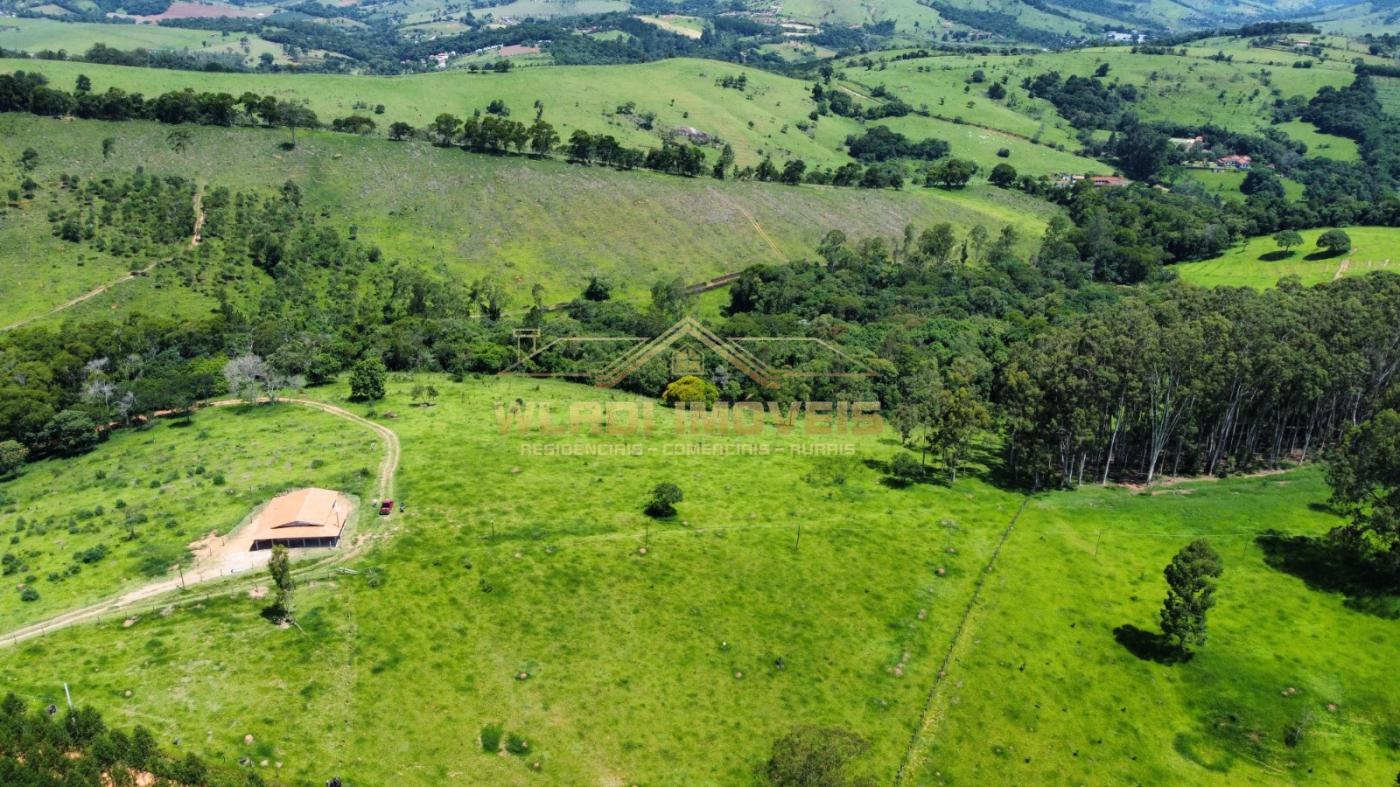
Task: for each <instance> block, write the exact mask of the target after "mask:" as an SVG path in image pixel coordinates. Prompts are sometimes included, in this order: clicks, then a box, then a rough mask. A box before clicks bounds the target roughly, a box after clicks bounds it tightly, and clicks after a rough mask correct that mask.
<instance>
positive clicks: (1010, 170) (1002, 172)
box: [987, 163, 1016, 189]
mask: <svg viewBox="0 0 1400 787" xmlns="http://www.w3.org/2000/svg"><path fill="white" fill-rule="evenodd" d="M987 182H989V183H991V184H992V185H993V186H998V187H1000V188H1003V189H1005V188H1010V187H1011V186H1012V185H1014V184H1015V183H1016V168H1015V167H1013V166H1011V165H1010V164H1004V163H1003V164H998V165H996V166H995V167H992V171H991V174H989V175H987Z"/></svg>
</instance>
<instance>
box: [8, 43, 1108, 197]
mask: <svg viewBox="0 0 1400 787" xmlns="http://www.w3.org/2000/svg"><path fill="white" fill-rule="evenodd" d="M492 59H493V60H494V58H492ZM19 69H23V70H31V71H39V72H40V73H43V74H45V75H47V76H48V77H49V79H50V81H51V82H52V83H53V84H54V85H56V86H61V87H64V88H71V85H72V84H73V83H74V82H75V81H76V79H77V77H78V75H79V74H86V75H87V76H88V77H89V78H91V79H92V83H93V89H94V90H96V91H104V90H106V89H107V88H109V87H119V88H121V89H124V90H128V91H133V92H138V91H139V92H141V93H144V94H146V95H155V94H159V93H164V92H167V91H170V90H180V89H184V88H187V87H188V88H193V89H196V90H222V91H226V92H229V93H231V94H233V95H241V94H242V93H243V92H245V91H253V92H255V93H259V94H272V95H275V96H277V97H278V98H285V99H306V100H308V101H309V102H310V106H311V108H312V109H313V110H315V111H316V113H317V115H318V116H319V117H320V119H321V120H322V121H323V122H329V121H331V120H332V119H334V118H337V117H343V116H346V115H351V114H355V113H359V114H369V110H368V109H366V107H377V106H378V105H381V104H382V105H383V106H384V107H385V110H384V113H383V114H382V115H373V117H374V119H375V120H376V122H378V123H379V126H380V129H379V132H380V133H384V132H386V131H387V129H388V126H389V124H390V123H392V122H394V121H404V122H408V123H411V124H413V125H414V126H417V127H422V126H425V125H427V124H428V123H430V122H432V120H433V119H434V118H436V117H437V116H438V115H439V114H442V113H444V112H447V113H451V114H455V115H457V116H458V117H466V116H469V115H471V114H472V113H473V112H474V111H478V110H484V109H485V107H486V105H487V104H489V103H490V102H491V101H492V100H494V99H498V98H499V99H502V100H504V101H505V102H506V104H507V105H508V106H509V107H510V109H511V110H512V112H513V113H514V114H513V115H512V116H513V117H519V118H522V119H524V120H525V121H526V122H529V120H530V119H531V118H532V117H533V116H534V113H535V111H536V110H535V108H534V104H535V102H536V101H539V102H540V103H541V104H542V105H543V107H544V118H545V119H546V120H548V121H549V122H551V123H553V124H554V125H555V127H556V130H557V131H558V132H559V135H560V137H561V138H563V139H567V138H568V136H569V134H571V133H572V132H573V130H574V129H583V130H585V131H588V132H590V133H595V134H600V133H606V134H612V135H613V136H615V137H617V139H618V140H619V141H621V142H623V143H624V144H627V145H631V146H634V147H648V146H651V147H654V146H656V145H659V144H660V137H661V135H662V134H664V133H667V132H670V131H671V130H673V129H676V128H679V127H693V128H696V129H699V130H700V131H703V132H705V133H707V134H710V135H711V136H713V137H716V138H718V139H719V140H723V141H724V142H727V143H729V144H730V145H732V146H733V148H734V150H735V153H736V155H737V158H738V161H739V163H740V164H741V165H742V164H757V163H758V162H759V161H760V160H761V159H762V158H763V157H765V156H768V157H772V158H773V159H774V160H775V161H777V162H779V163H781V162H783V161H785V160H787V159H791V158H801V159H803V160H804V161H806V162H807V164H808V165H809V166H811V167H817V166H825V167H835V166H839V165H840V164H843V163H845V162H847V161H849V160H850V158H849V157H848V156H847V155H846V152H845V148H844V143H845V140H846V137H847V136H849V135H851V134H857V133H860V132H861V131H862V130H863V123H861V122H858V121H855V120H852V119H850V118H844V117H839V116H825V117H822V118H820V120H818V121H815V122H813V121H811V120H810V119H809V118H808V114H809V113H810V112H811V111H812V110H813V109H814V108H815V104H814V103H813V101H812V99H811V92H810V91H811V86H810V84H808V83H807V82H805V81H802V80H797V79H791V78H788V77H783V76H779V75H776V74H770V73H767V72H764V71H759V70H756V69H750V68H745V67H743V66H738V65H733V64H729V63H721V62H716V61H706V60H692V59H685V58H677V59H673V60H664V61H659V62H654V63H645V64H639V65H628V66H561V67H558V68H548V69H543V68H521V69H519V70H514V71H511V72H508V73H504V74H497V73H489V74H488V73H482V74H471V73H466V72H463V71H458V70H452V71H443V72H437V73H430V74H417V75H411V76H403V77H374V76H350V75H330V74H204V73H195V72H187V71H169V70H160V69H148V68H124V67H120V66H96V65H91V64H85V63H68V62H62V61H18V60H13V59H11V60H0V70H3V71H12V70H19ZM740 74H742V75H744V76H745V77H746V78H747V80H748V87H747V88H746V89H745V90H743V91H740V90H736V89H733V88H724V87H720V86H719V85H718V84H716V80H718V79H719V78H720V77H722V76H726V75H729V76H737V75H740ZM629 103H630V104H631V105H632V106H631V107H630V109H629V110H627V111H620V108H622V107H624V106H626V105H628V104H629ZM863 103H870V101H869V100H867V101H865V102H863ZM968 114H970V113H968ZM648 115H651V116H654V119H652V120H650V121H646V120H644V116H648ZM957 116H958V113H956V112H950V113H949V115H948V117H950V118H951V117H957ZM901 121H902V123H903V125H904V126H905V127H906V128H907V129H908V133H910V134H915V135H918V136H920V137H928V136H935V137H947V138H948V141H949V142H950V143H951V144H952V146H953V155H959V156H965V157H971V158H975V159H979V160H980V159H982V158H985V154H986V153H988V152H992V153H994V152H995V150H996V147H998V146H1001V145H1003V144H1004V145H1005V146H1007V147H1011V148H1013V149H1014V148H1021V149H1024V150H1025V151H1026V152H1027V155H1025V156H1022V157H1021V158H1023V159H1024V160H1025V161H1024V166H1025V167H1026V171H1028V172H1032V173H1034V174H1044V173H1048V172H1051V171H1059V170H1061V169H1066V168H1067V169H1070V170H1074V171H1080V170H1084V169H1085V168H1086V167H1088V166H1090V165H1091V162H1090V161H1089V160H1087V159H1083V158H1079V157H1076V156H1072V155H1071V154H1068V153H1060V152H1058V151H1052V150H1042V149H1040V148H1038V147H1030V146H1029V145H1028V143H1025V142H1023V141H1021V140H1017V139H1013V138H1007V139H1006V140H1005V141H1004V143H1002V142H996V141H995V140H991V141H989V140H988V139H984V138H988V137H991V136H997V135H996V132H995V131H988V132H985V133H981V134H978V135H973V134H971V133H970V132H967V131H966V130H965V129H960V128H959V127H958V126H956V125H955V124H952V123H949V122H946V121H942V120H937V119H925V118H919V117H908V118H903V119H901ZM648 122H649V123H650V124H651V126H652V128H651V129H650V130H648V129H645V128H643V125H644V124H645V123H648ZM799 123H802V124H812V125H811V126H810V128H809V129H808V130H807V131H804V130H802V129H801V128H799V126H798V124H799ZM1018 133H1019V132H1018ZM719 145H720V143H719V142H715V143H713V144H711V145H710V146H708V147H709V151H708V156H709V158H710V159H711V160H713V159H714V158H716V157H717V156H718V148H719ZM989 149H990V150H989ZM1030 153H1034V154H1035V155H1030ZM1042 158H1044V159H1045V160H1044V161H1043V162H1042V161H1041V159H1042Z"/></svg>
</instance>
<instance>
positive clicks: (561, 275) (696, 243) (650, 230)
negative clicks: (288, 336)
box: [0, 115, 1054, 322]
mask: <svg viewBox="0 0 1400 787" xmlns="http://www.w3.org/2000/svg"><path fill="white" fill-rule="evenodd" d="M59 129H61V133H60V132H59V131H58V130H59ZM188 130H189V131H190V133H191V136H192V138H191V143H190V145H189V147H188V148H187V149H186V150H185V151H184V152H176V151H175V150H173V149H172V148H171V147H170V145H169V144H168V143H167V141H166V135H167V133H168V131H169V130H168V127H164V126H160V125H159V124H155V123H123V124H110V123H102V122H98V121H72V122H69V123H62V122H60V121H54V120H43V119H39V118H33V117H27V116H20V115H0V132H2V133H0V159H4V160H6V161H14V160H16V159H17V158H18V156H19V152H20V151H21V150H22V149H24V148H25V147H28V146H34V147H36V148H42V150H43V153H41V154H40V163H39V167H38V169H37V170H36V171H35V179H36V180H38V181H40V182H41V184H42V186H41V189H40V192H39V197H40V205H37V206H33V207H27V208H25V209H24V210H23V211H21V212H20V213H21V214H22V221H23V222H25V223H24V224H23V226H20V223H21V221H20V220H19V219H14V218H13V217H0V241H5V242H8V243H10V244H12V246H13V248H22V247H23V244H24V243H26V242H27V241H26V239H27V238H29V239H32V242H34V243H35V244H37V246H36V248H40V249H43V250H45V256H44V257H43V258H42V259H44V260H45V261H46V262H47V267H46V270H48V271H49V273H48V274H47V275H49V276H51V277H52V279H53V281H52V283H51V284H50V285H49V286H48V287H47V289H44V290H42V291H40V292H38V293H30V292H28V291H26V294H25V297H24V298H23V299H21V301H20V303H21V304H22V308H23V309H24V310H25V311H26V313H38V312H42V311H44V310H46V309H48V308H52V306H53V305H56V303H60V302H62V301H64V300H66V299H67V298H71V297H73V296H74V295H76V294H78V292H80V291H83V290H84V289H85V288H86V286H87V285H88V284H91V283H92V282H94V281H97V280H98V279H99V278H101V277H105V276H106V274H107V273H108V272H111V270H109V269H112V268H114V266H113V265H111V264H108V265H106V266H104V267H99V266H97V265H96V264H95V263H93V264H92V271H91V272H90V273H88V272H85V271H82V270H80V273H83V274H84V278H83V279H82V281H81V282H78V281H67V280H64V278H63V272H62V270H63V267H64V264H65V263H66V262H68V261H71V260H75V259H76V251H75V250H74V247H72V246H71V245H66V244H62V243H61V242H59V241H57V240H56V239H54V238H52V236H51V235H50V232H49V229H48V228H47V227H46V224H47V221H45V220H44V219H43V216H42V214H40V213H39V211H40V210H44V208H43V207H42V204H43V203H42V200H43V199H44V198H45V197H44V194H45V191H46V190H48V189H52V188H54V187H56V184H57V179H58V176H59V175H60V174H62V173H76V172H82V173H85V174H87V175H89V176H92V177H100V176H103V175H107V174H121V173H129V172H131V171H132V170H133V169H134V168H135V167H136V166H138V165H139V166H144V167H145V168H146V171H147V172H150V173H153V174H179V175H182V176H185V177H190V178H194V179H197V180H199V181H202V182H203V183H204V184H205V186H206V188H208V187H213V186H218V185H225V186H229V187H231V188H236V189H275V188H276V187H278V186H280V185H281V184H282V183H283V182H284V181H286V180H288V179H290V180H293V181H295V182H296V183H298V184H299V185H300V186H301V188H302V189H303V192H304V193H305V194H306V198H307V199H308V200H309V201H310V202H311V204H314V205H316V206H319V207H321V208H323V209H324V210H325V212H326V213H327V214H328V215H329V216H330V219H331V220H332V221H335V222H337V223H339V224H341V225H342V226H344V227H346V228H347V229H348V228H349V227H350V226H354V227H356V228H357V232H358V235H359V237H360V238H361V239H362V240H366V241H369V242H373V243H375V244H377V245H379V246H380V247H381V248H382V249H383V250H384V252H385V253H386V255H387V256H389V257H390V258H392V259H399V260H404V261H408V262H411V263H415V264H421V265H426V266H431V267H438V266H442V267H443V268H444V269H445V270H447V271H449V272H451V273H453V274H455V275H458V276H460V277H462V278H463V279H467V280H470V279H475V278H477V277H480V276H482V275H485V274H487V273H494V274H496V275H498V276H500V277H501V278H503V279H504V280H506V281H508V282H510V283H512V284H513V285H517V286H518V294H517V298H516V300H517V304H516V305H518V306H523V305H524V304H526V303H527V302H528V293H529V291H530V288H531V286H533V285H534V284H535V283H540V284H542V285H544V287H545V288H546V293H547V296H548V297H549V298H550V299H551V300H564V299H568V298H571V297H573V296H575V295H577V294H578V293H579V292H580V291H581V290H582V288H583V287H584V286H585V285H586V284H587V282H588V278H589V276H591V275H594V274H602V275H606V276H609V277H612V278H613V279H614V280H615V281H616V282H617V284H618V285H619V289H620V291H621V292H625V293H628V294H632V295H637V294H640V293H643V292H645V291H646V290H647V288H649V287H650V285H651V284H652V283H653V282H655V281H657V280H659V279H662V278H672V277H675V276H680V277H682V278H684V279H686V280H688V281H699V280H703V279H707V278H710V277H712V276H715V275H717V274H720V273H726V272H729V271H735V270H741V269H743V268H745V267H747V266H749V265H751V264H754V263H757V262H784V261H787V260H790V259H794V258H799V257H802V256H807V255H811V254H813V253H814V250H815V248H816V245H817V243H818V242H819V241H820V239H821V237H822V236H823V235H824V234H825V233H826V232H827V230H830V229H842V230H844V231H846V232H847V233H848V234H850V235H851V236H853V237H866V236H869V235H873V234H878V235H883V236H886V237H894V236H897V235H898V234H899V233H900V232H901V231H902V230H903V228H904V226H905V225H906V224H913V225H915V226H916V227H926V226H929V225H930V224H933V223H936V222H939V221H948V222H952V223H953V224H954V225H955V226H957V227H958V228H959V232H966V231H967V230H968V229H970V228H971V227H972V226H973V225H974V224H982V225H984V226H986V227H987V228H988V229H989V230H990V231H992V232H993V233H995V232H996V231H998V230H999V229H1000V228H1001V227H1002V226H1004V225H1006V224H1013V225H1015V226H1017V227H1018V229H1019V230H1020V232H1021V237H1022V240H1023V243H1024V250H1025V251H1027V252H1029V251H1030V249H1031V248H1032V247H1033V245H1034V244H1035V243H1036V242H1037V240H1038V238H1039V236H1040V235H1041V234H1042V232H1043V231H1044V222H1045V221H1046V220H1047V219H1048V216H1049V215H1050V212H1051V211H1053V210H1054V208H1051V207H1049V206H1047V205H1046V204H1045V203H1043V202H1039V201H1036V200H1032V199H1030V198H1028V197H1025V196H1024V195H1021V194H1018V193H1014V192H1008V191H1005V190H1002V189H996V188H991V187H986V186H978V187H974V188H970V189H968V190H966V191H962V192H943V191H937V190H932V189H924V188H911V189H909V190H906V191H903V192H896V191H890V190H885V191H872V190H868V189H837V188H829V187H816V186H803V187H796V188H794V187H787V186H779V185H775V184H762V183H751V182H744V183H735V182H718V181H715V180H713V179H710V178H697V179H686V178H678V177H673V176H668V175H659V174H655V173H650V172H641V171H638V172H615V171H612V170H610V169H607V168H604V167H583V166H575V165H569V164H565V163H563V162H559V161H529V160H525V159H521V158H501V157H492V156H482V155H472V154H467V153H463V152H462V151H460V150H455V149H446V150H444V149H439V148H434V147H431V146H429V145H427V144H425V143H391V142H388V141H386V140H382V139H373V138H370V139H366V138H360V137H355V136H352V135H345V134H334V133H329V132H325V133H310V134H301V135H299V139H298V145H297V148H296V149H295V150H294V151H290V152H289V151H284V150H282V149H281V148H280V147H279V144H280V143H281V142H283V141H285V139H286V134H285V132H284V131H272V130H266V129H247V128H241V129H221V128H212V127H193V126H192V127H188ZM108 136H115V137H116V138H117V139H118V142H117V147H116V152H115V153H114V155H112V157H111V158H110V159H104V158H103V157H102V154H101V148H102V144H101V143H102V139H103V138H105V137H108ZM11 214H14V212H13V211H12V212H11ZM11 222H14V223H13V224H11ZM7 238H8V239H10V240H8V241H6V239H7ZM65 246H66V248H65ZM32 267H33V263H32V261H31V260H30V259H29V258H27V257H25V256H9V255H6V256H3V257H0V281H3V280H5V279H6V277H8V280H10V281H15V282H18V281H21V280H26V281H27V279H26V278H25V277H27V276H28V275H29V272H28V271H29V270H30V268H32ZM142 284H143V285H144V286H147V287H148V288H149V290H147V292H148V293H149V294H152V295H165V296H169V298H172V299H175V298H180V299H184V300H181V301H180V302H178V303H176V302H174V301H169V302H167V301H161V303H160V304H159V305H160V307H161V308H178V309H181V310H183V311H186V312H187V311H188V310H190V309H196V310H197V309H204V308H208V306H209V305H212V303H211V302H208V301H200V302H198V303H192V302H189V300H188V298H186V295H187V293H186V292H185V291H182V290H181V289H180V288H179V287H178V286H176V285H177V284H178V282H177V281H176V280H174V279H171V278H168V276H166V275H165V274H162V273H161V271H160V269H159V268H158V269H157V271H156V275H154V276H153V277H152V279H151V280H150V281H149V282H144V281H143V282H142ZM128 286H131V285H130V284H127V285H122V287H123V288H125V287H128ZM121 291H122V290H121V288H118V289H117V290H114V291H113V292H112V293H109V294H106V295H103V296H100V297H99V298H95V299H93V300H92V301H89V302H87V303H85V304H83V305H82V306H81V307H78V308H79V309H81V310H82V311H83V312H84V313H111V311H112V309H111V307H112V306H113V305H114V302H113V301H112V300H111V299H112V298H115V297H117V296H118V294H119V293H120V292H121ZM7 322H8V321H7Z"/></svg>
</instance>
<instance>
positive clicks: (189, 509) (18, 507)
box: [0, 406, 382, 631]
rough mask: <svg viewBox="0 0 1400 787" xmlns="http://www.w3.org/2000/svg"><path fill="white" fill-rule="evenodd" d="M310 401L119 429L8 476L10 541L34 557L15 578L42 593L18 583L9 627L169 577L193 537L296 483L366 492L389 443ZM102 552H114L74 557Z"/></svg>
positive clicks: (1, 608)
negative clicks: (76, 453)
mask: <svg viewBox="0 0 1400 787" xmlns="http://www.w3.org/2000/svg"><path fill="white" fill-rule="evenodd" d="M301 409H303V408H293V407H291V406H284V407H255V408H248V409H247V410H246V411H242V412H233V411H230V410H225V409H219V410H209V411H206V412H202V413H199V414H198V415H197V416H196V417H195V419H194V421H193V422H192V423H189V424H185V423H182V422H179V421H159V422H157V423H156V424H155V425H153V426H152V427H151V428H149V429H144V430H140V431H137V430H122V431H117V432H116V433H114V435H113V436H112V438H111V439H110V440H108V441H106V442H104V443H102V444H101V445H99V446H98V447H97V448H96V449H94V450H93V451H91V452H90V453H88V454H85V455H83V456H81V457H78V458H75V459H50V460H46V461H42V462H36V463H34V464H31V465H28V466H26V467H25V469H24V472H23V473H22V474H20V475H19V476H18V477H17V478H15V479H13V480H10V481H6V482H3V483H0V537H3V538H4V539H5V540H6V543H5V545H4V546H0V550H3V552H5V553H6V554H11V555H14V556H15V558H16V559H17V560H18V561H19V563H20V564H22V566H23V567H22V568H18V569H16V570H14V571H11V570H10V567H9V566H7V567H6V574H7V576H6V584H7V585H16V584H19V583H21V582H22V583H24V584H25V585H26V586H29V587H33V588H34V589H35V590H37V591H39V599H38V600H37V601H31V602H20V601H19V592H18V590H16V589H14V588H13V587H12V588H9V589H7V590H6V592H7V593H8V594H9V595H10V596H11V598H9V599H7V600H6V601H5V603H4V604H3V605H0V628H3V629H4V630H6V631H8V630H10V629H14V628H17V627H19V626H20V625H23V624H26V623H31V622H34V621H36V620H41V619H44V618H47V617H50V616H52V615H54V614H56V613H58V612H61V611H64V610H66V609H71V608H74V607H77V606H82V605H84V604H89V603H92V602H95V601H97V600H99V599H101V598H104V597H107V596H109V595H114V594H115V592H116V591H120V590H126V589H130V588H133V587H137V586H140V585H142V584H145V583H147V582H150V581H152V578H153V577H155V578H159V577H164V576H167V575H168V574H169V573H170V567H171V566H172V565H173V564H174V563H176V562H179V561H181V560H182V559H184V558H185V557H186V556H187V553H186V549H185V547H186V546H187V545H188V544H190V543H191V542H193V541H195V540H197V539H199V538H201V537H203V536H205V535H207V534H209V533H211V532H216V533H218V534H220V535H226V534H227V533H228V532H229V531H230V530H232V529H233V528H234V527H235V526H237V525H238V524H239V522H240V521H242V520H243V518H244V517H245V516H247V515H248V514H249V513H250V512H251V511H252V510H253V508H254V507H255V506H257V505H260V504H261V503H264V502H266V501H267V500H268V499H270V498H272V497H274V496H276V495H277V494H278V493H280V492H282V491H285V490H287V489H293V488H298V487H303V486H324V487H331V488H336V489H340V490H343V491H345V492H347V493H349V494H352V495H356V496H359V495H362V494H363V493H364V492H365V490H366V489H368V488H369V485H370V480H371V478H372V475H373V468H374V467H375V466H376V464H377V463H378V460H379V456H380V453H381V451H382V449H381V448H380V447H379V443H378V442H376V440H375V438H374V436H373V435H370V434H368V433H367V432H365V431H364V430H363V429H361V428H359V427H357V426H354V425H352V424H349V423H347V422H346V421H344V420H342V419H339V418H336V417H334V416H331V415H327V414H325V413H321V412H319V411H309V412H300V410H301ZM92 549H101V550H103V551H104V555H103V556H102V557H100V558H99V559H97V560H94V561H92V562H85V561H83V560H82V559H80V558H78V557H75V556H77V555H80V554H82V553H85V552H87V551H89V550H92ZM75 566H76V568H77V571H73V569H74V567H75ZM70 571H73V573H71V574H70V573H69V572H70Z"/></svg>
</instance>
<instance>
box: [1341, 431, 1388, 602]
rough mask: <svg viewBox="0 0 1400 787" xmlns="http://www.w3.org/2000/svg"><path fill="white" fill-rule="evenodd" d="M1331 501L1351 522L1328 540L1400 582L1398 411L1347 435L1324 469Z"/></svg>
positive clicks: (1384, 575)
mask: <svg viewBox="0 0 1400 787" xmlns="http://www.w3.org/2000/svg"><path fill="white" fill-rule="evenodd" d="M1327 480H1328V482H1329V483H1330V484H1331V485H1332V502H1333V503H1334V504H1336V505H1337V506H1339V507H1340V508H1342V509H1343V510H1344V511H1346V512H1347V513H1348V514H1349V515H1350V517H1351V521H1350V522H1348V523H1347V524H1346V525H1343V526H1342V527H1339V528H1337V529H1335V530H1333V531H1332V533H1331V538H1332V539H1333V540H1334V541H1336V542H1337V543H1339V544H1341V545H1342V546H1343V547H1345V548H1346V549H1347V550H1349V551H1350V552H1351V553H1352V554H1353V555H1355V556H1356V557H1357V558H1358V559H1359V560H1360V561H1362V562H1363V563H1367V564H1370V565H1371V566H1373V567H1374V568H1376V569H1377V570H1378V571H1379V573H1380V574H1381V575H1382V576H1383V577H1387V578H1388V579H1389V580H1390V581H1392V582H1396V581H1400V412H1396V411H1395V410H1382V411H1381V412H1379V413H1377V414H1376V415H1375V416H1374V417H1372V418H1371V419H1369V420H1367V421H1364V422H1363V423H1362V424H1361V425H1360V426H1357V427H1355V428H1353V429H1352V430H1351V431H1350V432H1348V433H1347V435H1346V437H1345V438H1344V439H1343V440H1342V442H1341V444H1340V445H1338V446H1337V448H1336V449H1335V450H1334V451H1333V452H1332V454H1331V456H1330V463H1329V465H1328V469H1327Z"/></svg>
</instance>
